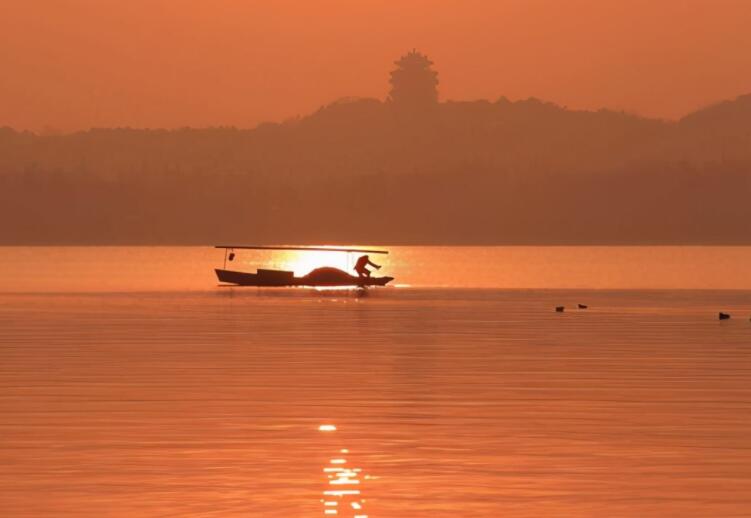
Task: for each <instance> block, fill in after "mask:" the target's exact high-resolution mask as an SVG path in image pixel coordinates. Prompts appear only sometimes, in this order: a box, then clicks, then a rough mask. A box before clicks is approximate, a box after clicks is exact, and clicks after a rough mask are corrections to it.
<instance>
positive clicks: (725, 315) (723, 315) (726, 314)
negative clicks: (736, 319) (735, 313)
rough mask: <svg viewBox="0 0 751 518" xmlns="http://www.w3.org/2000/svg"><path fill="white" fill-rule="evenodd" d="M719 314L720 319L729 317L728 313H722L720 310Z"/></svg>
mask: <svg viewBox="0 0 751 518" xmlns="http://www.w3.org/2000/svg"><path fill="white" fill-rule="evenodd" d="M719 316H720V320H727V319H728V318H730V315H729V314H728V313H723V312H722V311H720V315H719Z"/></svg>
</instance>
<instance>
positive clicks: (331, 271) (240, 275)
mask: <svg viewBox="0 0 751 518" xmlns="http://www.w3.org/2000/svg"><path fill="white" fill-rule="evenodd" d="M215 248H223V249H224V267H223V268H215V269H214V271H215V272H216V276H217V279H219V282H221V283H224V284H226V285H232V286H258V287H357V288H368V287H375V286H386V285H387V284H388V283H389V282H391V281H393V280H394V278H393V277H388V276H383V277H370V276H355V275H351V274H349V273H347V272H345V271H344V270H341V269H339V268H334V267H331V266H324V267H321V268H316V269H314V270H312V271H311V272H310V273H307V274H306V275H302V276H299V277H298V276H296V275H295V274H294V272H291V271H286V270H271V269H265V268H258V269H257V270H256V272H255V273H250V272H242V271H237V270H228V269H227V261H230V262H232V261H233V260H234V258H235V250H297V251H324V252H344V253H347V254H350V253H359V254H388V251H386V250H366V249H361V248H333V247H308V246H305V247H303V246H249V245H216V247H215Z"/></svg>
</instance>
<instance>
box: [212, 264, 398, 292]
mask: <svg viewBox="0 0 751 518" xmlns="http://www.w3.org/2000/svg"><path fill="white" fill-rule="evenodd" d="M214 271H215V272H216V277H217V279H219V282H223V283H226V284H232V285H235V286H259V287H270V288H273V287H276V288H278V287H284V286H288V287H289V286H310V287H327V286H328V287H334V286H354V287H367V286H385V285H386V284H388V283H389V282H391V281H392V280H394V278H393V277H355V276H353V275H349V274H347V273H345V272H336V275H317V276H314V275H312V273H315V272H311V274H308V275H305V276H303V277H295V276H293V275H284V274H286V273H288V272H274V271H273V270H270V271H265V272H266V273H248V272H236V271H232V270H223V269H221V268H216V269H215V270H214ZM259 272H261V270H259ZM272 272H273V273H272Z"/></svg>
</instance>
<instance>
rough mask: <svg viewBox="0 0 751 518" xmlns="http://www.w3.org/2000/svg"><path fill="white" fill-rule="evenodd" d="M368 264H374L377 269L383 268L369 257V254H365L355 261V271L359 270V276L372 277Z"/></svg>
mask: <svg viewBox="0 0 751 518" xmlns="http://www.w3.org/2000/svg"><path fill="white" fill-rule="evenodd" d="M368 266H372V267H374V268H375V269H376V270H380V269H381V267H380V266H378V265H377V264H376V263H374V262H373V261H371V260H370V257H368V256H367V255H363V256H362V257H360V258H359V259H358V260H357V262H356V263H355V271H356V272H357V276H358V277H370V270H368Z"/></svg>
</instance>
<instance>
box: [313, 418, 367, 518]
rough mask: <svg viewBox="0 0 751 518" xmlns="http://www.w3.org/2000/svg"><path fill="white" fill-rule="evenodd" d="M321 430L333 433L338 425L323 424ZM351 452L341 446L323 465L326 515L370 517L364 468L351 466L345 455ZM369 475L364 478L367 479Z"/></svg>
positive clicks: (323, 499) (356, 517)
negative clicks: (366, 508)
mask: <svg viewBox="0 0 751 518" xmlns="http://www.w3.org/2000/svg"><path fill="white" fill-rule="evenodd" d="M318 430H319V431H321V432H328V433H333V432H336V431H337V428H336V426H334V425H331V424H323V425H321V426H319V427H318ZM349 453H350V451H349V449H347V448H339V449H338V450H337V451H336V452H335V454H334V456H332V457H331V458H330V459H329V460H328V462H327V463H326V464H325V465H324V466H323V473H324V475H325V476H326V489H324V491H323V498H322V499H321V502H322V503H323V514H324V516H337V517H347V518H368V515H367V514H365V511H364V510H363V509H364V503H365V500H364V499H363V498H362V490H361V489H360V486H361V483H362V481H361V475H362V468H356V467H350V466H349V463H348V462H347V459H346V458H345V457H344V455H348V454H349ZM367 478H368V477H367V476H364V477H362V479H363V480H364V479H367Z"/></svg>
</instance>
